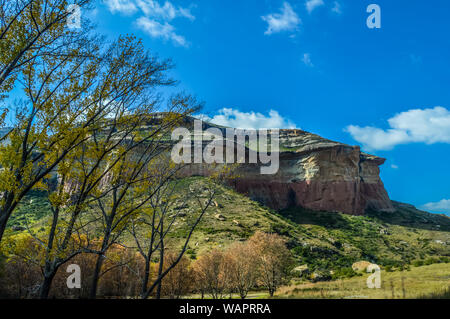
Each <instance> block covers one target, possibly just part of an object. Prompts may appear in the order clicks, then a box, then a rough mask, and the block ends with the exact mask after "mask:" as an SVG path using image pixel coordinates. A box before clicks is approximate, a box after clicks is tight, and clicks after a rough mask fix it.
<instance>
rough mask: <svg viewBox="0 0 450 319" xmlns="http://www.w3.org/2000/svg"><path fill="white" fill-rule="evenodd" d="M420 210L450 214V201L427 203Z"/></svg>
mask: <svg viewBox="0 0 450 319" xmlns="http://www.w3.org/2000/svg"><path fill="white" fill-rule="evenodd" d="M422 209H424V210H429V211H431V212H437V213H450V199H443V200H441V201H439V202H434V203H427V204H425V205H423V206H422Z"/></svg>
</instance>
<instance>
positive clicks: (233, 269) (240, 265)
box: [225, 242, 259, 299]
mask: <svg viewBox="0 0 450 319" xmlns="http://www.w3.org/2000/svg"><path fill="white" fill-rule="evenodd" d="M258 257H259V256H258V255H257V254H256V252H255V251H254V250H253V246H252V245H250V244H249V243H248V242H245V243H235V244H233V245H231V246H230V247H229V248H228V249H227V250H226V255H225V259H226V263H227V264H228V267H229V270H228V273H229V277H230V278H229V285H230V288H231V290H235V291H237V292H238V293H239V296H240V297H241V299H245V298H246V297H247V294H248V292H249V290H250V289H252V288H253V287H255V285H256V279H257V276H258V263H257V260H258Z"/></svg>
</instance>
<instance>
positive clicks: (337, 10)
mask: <svg viewBox="0 0 450 319" xmlns="http://www.w3.org/2000/svg"><path fill="white" fill-rule="evenodd" d="M331 11H333V12H334V13H336V14H341V13H342V9H341V4H340V3H339V2H337V1H335V2H334V6H333V8H331Z"/></svg>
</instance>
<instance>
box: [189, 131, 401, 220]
mask: <svg viewBox="0 0 450 319" xmlns="http://www.w3.org/2000/svg"><path fill="white" fill-rule="evenodd" d="M280 150H281V151H280V154H279V155H280V168H279V170H278V173H276V174H275V175H262V174H261V173H260V167H261V164H241V165H240V166H239V167H238V168H237V172H236V175H237V176H238V177H237V178H236V179H235V180H233V182H232V185H233V187H235V189H236V190H237V191H238V192H241V193H244V194H247V195H248V196H249V197H250V198H251V199H253V200H256V201H258V202H261V203H262V204H264V205H267V206H269V207H271V208H274V209H277V210H279V209H285V208H289V207H292V206H301V207H304V208H308V209H311V210H323V211H335V212H343V213H347V214H352V215H362V214H364V212H365V211H366V209H369V208H371V209H374V210H378V211H386V212H391V211H394V208H393V206H392V203H391V201H390V199H389V196H388V194H387V192H386V190H385V188H384V185H383V182H382V181H381V179H380V176H379V173H380V170H379V166H380V165H382V164H383V163H384V162H385V159H383V158H380V157H376V156H372V155H369V154H365V153H363V152H361V150H360V148H359V147H358V146H350V145H346V144H342V143H338V142H334V141H330V140H327V139H324V138H322V137H320V136H318V135H315V134H311V133H308V132H305V131H302V130H281V131H280ZM210 173H211V166H209V165H206V164H193V165H191V166H189V168H188V171H187V172H186V174H187V175H209V174H210Z"/></svg>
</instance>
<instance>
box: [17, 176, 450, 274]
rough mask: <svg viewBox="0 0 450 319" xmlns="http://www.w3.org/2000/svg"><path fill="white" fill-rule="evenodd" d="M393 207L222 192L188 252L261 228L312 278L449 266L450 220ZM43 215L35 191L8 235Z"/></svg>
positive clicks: (190, 181)
mask: <svg viewBox="0 0 450 319" xmlns="http://www.w3.org/2000/svg"><path fill="white" fill-rule="evenodd" d="M202 182H203V178H200V177H192V178H187V179H185V180H184V181H183V188H185V189H186V191H189V189H191V188H192V186H196V187H197V188H198V186H199V183H200V184H201V183H202ZM200 195H201V194H200ZM394 204H395V207H396V208H397V212H395V213H380V212H368V214H367V216H350V215H345V214H340V213H331V212H313V211H309V210H305V209H301V208H292V209H288V210H284V211H281V212H275V211H273V210H270V209H268V208H267V207H264V206H261V205H260V204H259V203H257V202H254V201H252V200H250V199H249V198H248V197H246V196H244V195H242V194H239V193H236V192H235V191H234V190H232V189H231V188H228V187H223V186H221V187H219V191H218V194H217V196H216V198H215V201H214V205H213V206H212V207H211V208H210V209H209V210H208V211H207V213H206V215H205V216H204V218H203V220H202V221H201V222H200V224H199V225H198V227H197V229H196V231H195V232H194V234H193V237H192V239H191V241H190V245H189V250H188V251H187V254H188V256H190V257H191V258H192V259H195V258H196V257H197V256H199V255H201V254H202V253H203V252H205V251H208V250H210V249H212V248H219V249H220V248H225V247H227V246H228V245H229V244H231V243H233V242H236V241H242V240H245V239H247V238H248V237H250V236H251V235H252V234H253V233H254V232H255V231H257V230H261V231H264V232H275V233H278V234H280V235H283V236H285V237H286V239H287V243H288V247H289V248H290V249H291V251H292V253H293V254H294V256H295V262H296V264H297V265H298V266H299V265H307V266H308V270H310V272H309V273H311V272H313V271H315V272H321V271H322V272H323V273H325V274H329V273H330V271H332V273H334V274H335V276H339V275H347V274H348V273H349V271H348V270H349V267H351V265H352V264H353V263H354V262H356V261H360V260H367V261H370V262H374V263H377V264H379V265H381V266H383V267H385V268H386V267H387V268H388V269H389V268H394V269H395V268H403V267H406V266H407V265H408V264H413V263H414V264H423V263H425V264H431V263H436V262H440V261H446V260H448V258H450V218H448V217H446V216H444V215H436V214H430V213H426V212H422V211H419V210H417V209H415V208H414V207H412V206H410V205H406V204H401V203H394ZM195 205H196V203H195V202H194V201H192V202H190V203H188V205H187V206H186V207H182V208H181V209H182V211H183V214H181V215H182V216H183V217H181V219H180V220H178V221H177V223H176V224H174V230H173V231H172V235H171V238H170V242H169V243H168V244H169V245H171V246H179V245H180V244H181V242H182V240H183V238H185V236H186V235H187V231H188V230H187V228H185V227H183V225H185V222H186V221H187V222H189V218H190V212H192V211H193V209H194V208H195ZM178 210H180V208H178ZM25 213H26V214H25ZM47 214H48V207H47V204H46V202H45V199H44V197H43V194H42V193H38V192H35V193H33V194H32V195H30V196H28V197H27V198H26V199H25V201H24V204H22V205H21V207H19V211H18V213H16V214H15V215H14V216H13V218H12V219H11V220H10V225H14V226H12V227H10V233H11V232H12V233H14V232H19V231H26V224H27V221H28V225H33V228H34V229H36V230H44V227H45V225H46V219H47V217H46V216H47ZM25 216H27V217H26V218H25ZM123 241H124V242H127V243H129V244H130V246H132V243H133V241H132V239H131V238H127V237H126V235H125V237H124V238H123Z"/></svg>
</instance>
